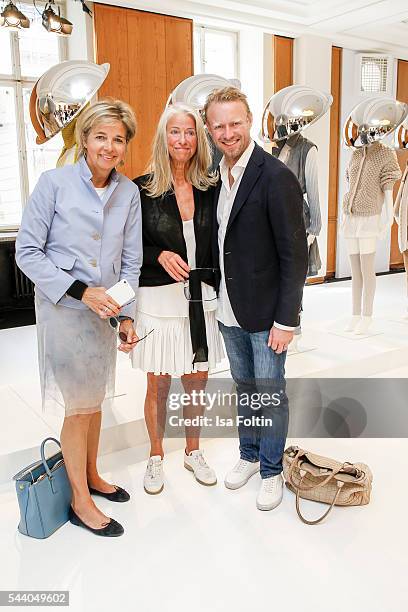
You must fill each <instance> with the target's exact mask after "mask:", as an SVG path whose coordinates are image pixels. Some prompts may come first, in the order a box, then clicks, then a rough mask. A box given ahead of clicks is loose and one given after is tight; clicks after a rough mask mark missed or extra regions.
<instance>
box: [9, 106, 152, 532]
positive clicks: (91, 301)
mask: <svg viewBox="0 0 408 612" xmlns="http://www.w3.org/2000/svg"><path fill="white" fill-rule="evenodd" d="M135 130H136V123H135V117H134V114H133V111H132V109H131V108H130V106H128V105H127V104H125V103H124V102H121V101H119V100H111V99H108V100H103V101H100V102H97V103H95V104H93V105H91V106H90V107H89V108H88V109H86V110H85V111H84V112H83V113H82V114H81V116H80V118H79V121H78V124H77V141H78V146H79V154H80V155H79V160H78V162H77V163H76V164H74V165H71V166H65V167H63V168H57V169H55V170H49V171H48V172H44V173H43V174H42V175H41V177H40V179H39V181H38V183H37V186H36V187H35V189H34V191H33V193H32V195H31V197H30V199H29V202H28V204H27V206H26V208H25V211H24V215H23V219H22V222H21V228H20V231H19V233H18V236H17V241H16V260H17V264H18V266H19V267H20V268H21V269H22V271H23V272H24V273H25V274H26V275H27V276H28V277H29V278H30V279H31V280H32V281H33V282H34V284H35V308H36V320H37V336H38V355H39V367H40V379H41V390H42V397H43V409H45V407H48V406H54V407H55V406H63V407H64V409H65V419H64V424H63V427H62V431H61V446H62V452H63V455H64V459H65V464H66V468H67V472H68V477H69V479H70V483H71V487H72V506H71V509H70V520H71V522H72V523H73V524H75V525H78V526H82V527H86V528H88V529H90V530H91V531H93V532H94V533H95V534H97V535H101V536H118V535H122V533H123V527H122V526H121V525H120V524H119V523H117V522H116V521H115V520H114V519H110V518H109V517H107V516H105V515H104V514H103V513H102V512H101V511H100V510H99V509H98V508H97V506H96V505H95V503H94V501H93V499H92V498H91V493H92V494H93V495H100V496H103V497H106V498H108V499H109V500H111V501H118V502H123V501H127V500H128V499H129V494H128V493H127V492H126V491H125V490H124V489H122V488H120V487H117V486H114V485H111V484H109V483H107V482H106V481H104V480H103V479H102V478H101V477H100V476H99V474H98V470H97V453H98V444H99V435H100V429H101V405H102V402H103V400H104V398H105V396H108V397H109V396H110V397H112V395H113V387H114V380H115V364H116V345H117V342H116V334H115V332H114V331H113V330H112V328H111V327H110V326H109V323H108V320H107V319H109V318H110V317H119V319H120V331H121V332H124V333H125V334H126V342H124V341H122V342H121V344H120V345H119V350H121V351H124V352H129V351H130V350H132V348H133V347H134V346H135V344H136V342H137V341H138V338H137V336H136V333H135V331H134V327H133V319H134V309H135V305H134V303H133V304H131V305H129V306H126V307H124V308H122V309H120V307H119V305H118V304H117V303H116V302H115V301H114V300H113V299H112V298H111V297H110V296H109V295H108V294H107V293H106V289H107V288H109V287H111V286H112V285H114V284H115V283H116V282H117V281H118V280H121V279H126V280H127V281H128V282H129V284H130V285H131V286H132V288H133V289H134V291H135V292H136V291H137V287H138V280H139V273H140V267H141V264H142V234H141V212H140V197H139V191H138V188H137V187H136V185H135V184H134V183H133V182H132V181H130V180H129V179H128V178H126V177H125V176H123V175H122V174H119V173H118V172H117V171H116V170H115V168H116V167H118V166H121V165H122V164H123V160H124V158H125V154H126V149H127V145H128V142H129V141H130V139H131V138H133V136H134V134H135Z"/></svg>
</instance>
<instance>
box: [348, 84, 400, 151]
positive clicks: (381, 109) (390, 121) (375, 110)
mask: <svg viewBox="0 0 408 612" xmlns="http://www.w3.org/2000/svg"><path fill="white" fill-rule="evenodd" d="M407 116H408V105H407V104H405V103H404V102H398V100H395V99H394V98H392V97H390V96H377V97H373V98H367V99H366V100H363V101H362V102H360V103H359V104H357V106H355V107H354V108H353V110H352V111H351V113H350V115H349V117H348V119H347V121H346V123H345V125H344V129H343V137H344V142H345V143H346V145H347V146H348V147H355V148H359V147H365V146H367V145H369V144H372V143H373V142H376V141H378V140H381V139H382V138H385V137H386V136H388V135H389V134H391V133H392V132H393V131H394V130H396V129H397V128H398V127H399V126H400V125H401V124H402V123H403V121H404V120H405V119H406V118H407Z"/></svg>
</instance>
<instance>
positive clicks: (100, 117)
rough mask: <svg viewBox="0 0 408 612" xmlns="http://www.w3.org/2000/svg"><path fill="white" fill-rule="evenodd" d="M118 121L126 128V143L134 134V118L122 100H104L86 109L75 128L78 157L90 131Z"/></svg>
mask: <svg viewBox="0 0 408 612" xmlns="http://www.w3.org/2000/svg"><path fill="white" fill-rule="evenodd" d="M113 121H120V122H121V123H123V125H124V126H125V128H126V142H129V141H130V140H132V138H133V137H134V135H135V134H136V117H135V113H134V112H133V109H132V107H131V106H129V104H126V102H122V100H115V99H114V98H105V99H103V100H99V101H98V102H94V103H93V104H91V105H90V106H88V107H86V108H85V109H84V110H83V111H82V113H81V114H80V115H79V117H78V120H77V124H76V127H75V137H76V141H77V144H78V157H80V156H81V155H84V152H85V146H84V145H85V143H86V140H87V138H88V136H89V133H90V131H91V130H92V128H94V127H95V126H96V125H98V124H101V123H105V124H106V123H108V124H109V123H112V122H113Z"/></svg>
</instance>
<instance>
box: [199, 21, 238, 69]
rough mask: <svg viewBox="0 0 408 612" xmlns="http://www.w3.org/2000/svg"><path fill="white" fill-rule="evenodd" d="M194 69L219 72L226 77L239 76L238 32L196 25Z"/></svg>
mask: <svg viewBox="0 0 408 612" xmlns="http://www.w3.org/2000/svg"><path fill="white" fill-rule="evenodd" d="M194 71H195V73H196V74H200V73H203V72H205V73H207V74H209V73H213V74H218V75H220V76H223V77H225V78H226V79H236V78H238V77H239V75H238V33H237V32H229V31H224V30H215V29H212V28H207V27H204V26H201V27H196V28H195V36H194Z"/></svg>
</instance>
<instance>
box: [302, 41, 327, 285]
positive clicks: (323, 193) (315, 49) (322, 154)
mask: <svg viewBox="0 0 408 612" xmlns="http://www.w3.org/2000/svg"><path fill="white" fill-rule="evenodd" d="M331 52H332V49H331V42H330V41H329V40H328V39H327V38H321V37H320V36H300V37H298V38H296V39H295V45H294V83H295V84H296V85H308V86H309V87H315V88H316V89H319V90H321V91H323V92H325V93H330V90H331ZM304 135H305V137H307V138H309V139H310V140H311V141H312V142H314V143H315V144H316V145H317V148H318V156H319V194H320V209H321V214H322V230H321V232H320V236H319V238H318V243H319V249H320V256H321V259H322V268H321V270H320V272H319V276H324V275H325V274H326V269H327V215H328V185H329V145H330V115H329V113H327V114H326V115H325V116H324V117H323V118H322V119H320V120H319V121H318V122H317V123H316V124H315V125H312V126H311V127H310V128H308V129H307V130H306V131H305V132H304Z"/></svg>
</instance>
